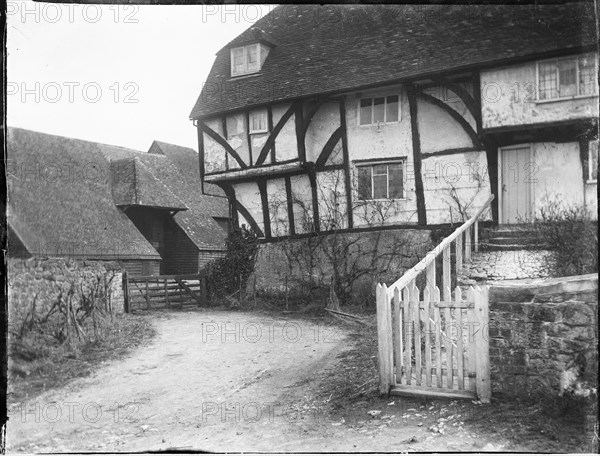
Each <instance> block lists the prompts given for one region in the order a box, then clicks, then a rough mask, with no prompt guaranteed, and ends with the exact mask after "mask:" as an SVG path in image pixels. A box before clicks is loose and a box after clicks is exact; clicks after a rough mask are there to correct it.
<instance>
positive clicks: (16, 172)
mask: <svg viewBox="0 0 600 456" xmlns="http://www.w3.org/2000/svg"><path fill="white" fill-rule="evenodd" d="M7 136H8V148H7V158H8V163H7V177H8V179H7V181H8V188H9V191H8V204H9V207H8V216H7V219H8V223H9V225H10V227H11V228H12V229H13V231H14V232H15V233H16V234H17V236H18V237H19V239H21V241H22V242H23V243H24V244H25V247H26V248H27V250H28V251H29V252H31V253H33V254H40V255H43V254H48V253H52V252H54V250H55V248H54V247H55V246H61V247H62V248H61V251H64V250H65V249H68V248H73V249H76V250H77V251H78V252H80V253H82V254H83V255H84V256H86V257H88V258H93V257H98V258H100V257H111V258H115V257H122V258H123V257H129V258H156V259H160V256H159V255H158V253H157V252H156V250H155V249H154V248H153V247H152V246H151V245H150V244H149V243H148V241H147V240H146V239H145V238H144V236H143V235H142V234H141V233H140V232H139V231H138V230H137V228H136V227H135V225H134V224H133V223H132V222H131V220H129V218H128V217H127V216H126V215H125V214H124V213H123V212H122V211H121V210H119V208H118V207H117V203H116V202H115V198H113V188H114V187H113V185H112V184H113V183H118V182H119V180H120V178H124V177H125V176H126V175H127V174H128V173H130V172H131V169H129V170H128V167H127V166H125V167H124V169H121V170H115V169H113V170H112V171H114V172H116V175H114V176H113V175H112V172H111V166H110V162H111V160H121V161H123V160H124V161H123V163H127V162H129V163H135V164H136V168H135V169H137V171H138V172H137V173H136V177H138V182H140V177H141V186H140V189H141V193H142V195H143V196H142V202H144V200H146V201H150V202H151V203H152V204H148V205H150V206H162V207H173V206H176V207H177V208H181V209H183V208H187V210H184V211H182V212H179V213H177V214H176V215H175V221H176V222H177V224H178V225H180V226H181V228H182V229H183V230H184V231H185V232H186V233H187V234H188V236H189V237H190V239H191V240H192V241H193V242H194V243H195V244H196V245H197V246H198V248H199V249H201V250H202V249H205V250H206V249H208V250H220V249H223V248H224V242H225V233H224V231H223V230H222V229H221V228H220V226H219V225H218V224H217V223H216V222H215V221H214V219H213V217H228V205H227V200H226V199H224V198H216V197H209V196H204V195H201V194H200V185H199V180H200V178H199V171H198V165H197V162H196V163H195V166H194V168H193V169H195V173H196V175H197V177H196V178H195V179H194V178H191V177H187V176H185V175H184V173H182V172H181V171H180V169H179V168H178V167H177V166H176V165H175V164H173V163H172V162H171V161H170V158H169V157H168V156H166V155H155V154H149V153H147V152H140V151H136V150H132V149H127V148H123V147H118V146H111V145H106V144H99V143H94V142H90V141H84V140H80V139H73V138H66V137H62V136H55V135H49V134H45V133H39V132H35V131H31V130H24V129H20V128H8V135H7ZM175 147H176V146H175ZM181 149H183V150H185V149H186V148H181ZM180 153H181V154H182V155H184V154H185V153H184V151H180ZM187 153H188V155H189V157H188V159H187V160H189V162H190V163H191V162H192V161H194V160H197V153H196V152H195V151H193V150H192V149H187ZM123 173H125V174H123ZM192 174H194V172H193V171H192V172H190V175H192ZM121 180H122V182H124V183H126V184H125V186H124V188H122V189H120V190H119V189H118V190H117V194H118V193H119V192H121V193H123V194H122V195H121V196H118V197H117V198H116V200H117V201H118V198H119V197H125V196H126V195H127V194H128V193H127V192H130V191H132V189H131V188H128V185H131V180H130V179H129V180H128V179H126V178H124V179H121ZM127 182H129V183H127ZM157 194H160V196H157ZM183 214H185V216H183ZM39 246H41V248H42V250H44V249H45V251H40V247H39Z"/></svg>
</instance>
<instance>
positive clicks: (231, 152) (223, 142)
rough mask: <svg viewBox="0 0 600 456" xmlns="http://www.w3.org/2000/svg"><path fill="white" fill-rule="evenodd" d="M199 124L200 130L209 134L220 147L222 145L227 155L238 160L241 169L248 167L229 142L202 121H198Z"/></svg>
mask: <svg viewBox="0 0 600 456" xmlns="http://www.w3.org/2000/svg"><path fill="white" fill-rule="evenodd" d="M199 125H200V128H201V129H202V131H203V132H204V133H206V134H207V135H208V136H210V137H211V138H212V139H213V140H214V141H215V142H217V143H218V144H219V145H220V146H221V147H223V148H224V149H225V151H226V152H227V153H228V154H229V155H231V156H232V157H233V158H234V159H235V161H237V162H238V164H239V165H240V167H241V168H242V169H246V168H247V167H248V166H247V165H246V163H244V160H242V159H241V158H240V156H239V155H238V153H237V152H236V151H235V150H234V149H233V147H231V146H230V145H229V143H228V142H227V141H226V140H224V139H223V138H222V137H221V136H220V135H219V134H218V133H217V132H215V131H214V130H213V129H212V128H210V127H209V126H208V125H205V124H204V123H200V124H199Z"/></svg>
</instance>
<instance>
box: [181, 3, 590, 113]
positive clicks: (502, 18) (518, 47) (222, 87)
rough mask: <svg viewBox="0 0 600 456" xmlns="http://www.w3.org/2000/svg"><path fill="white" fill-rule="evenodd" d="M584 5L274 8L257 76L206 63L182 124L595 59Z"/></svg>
mask: <svg viewBox="0 0 600 456" xmlns="http://www.w3.org/2000/svg"><path fill="white" fill-rule="evenodd" d="M595 17H596V15H595V11H594V4H593V3H592V2H580V3H571V4H543V3H542V4H529V5H326V6H319V5H301V6H294V5H281V6H279V7H277V8H275V9H274V10H273V11H271V12H270V13H269V14H267V15H266V16H265V17H264V18H262V19H260V20H259V21H258V22H257V23H256V24H255V25H254V26H253V27H255V28H257V29H259V30H260V31H261V33H264V35H265V36H269V39H270V40H271V41H273V42H275V43H276V46H275V47H274V48H272V49H271V51H270V53H269V56H268V57H267V59H266V61H265V63H264V65H263V68H262V69H261V72H260V73H259V74H258V75H253V76H247V77H243V78H236V79H231V78H230V55H229V52H224V51H226V50H227V49H229V46H232V45H235V44H241V43H243V42H244V41H248V40H251V39H253V38H254V37H255V34H256V31H255V30H252V27H251V28H249V29H248V30H246V31H245V32H243V33H242V34H241V35H240V36H238V37H237V38H235V39H234V40H233V41H232V42H231V43H229V44H228V46H226V47H225V48H223V49H222V50H221V51H220V52H219V53H218V54H217V57H216V60H215V62H214V64H213V67H212V69H211V71H210V74H209V76H208V78H207V81H206V83H205V84H204V85H203V89H202V92H201V94H200V96H199V98H198V100H197V101H196V104H195V105H194V107H193V109H192V111H191V113H190V118H192V119H194V118H198V117H202V116H209V115H214V114H218V113H222V112H227V111H232V110H237V109H241V108H243V107H247V106H252V105H260V104H266V103H270V102H273V101H280V100H285V99H293V98H297V97H300V96H307V95H314V94H318V93H329V92H338V91H344V90H351V89H355V88H359V87H367V86H370V85H378V84H384V83H386V82H390V81H402V80H411V79H417V78H419V77H420V76H424V75H431V74H436V73H439V72H442V71H447V70H452V69H455V70H460V69H462V68H469V67H473V66H484V65H493V64H494V62H507V61H511V60H517V59H520V58H524V57H527V56H539V55H544V54H549V53H553V52H559V51H568V50H569V49H573V50H579V49H580V48H581V47H595V48H596V49H597V33H596V28H595V23H594V18H595Z"/></svg>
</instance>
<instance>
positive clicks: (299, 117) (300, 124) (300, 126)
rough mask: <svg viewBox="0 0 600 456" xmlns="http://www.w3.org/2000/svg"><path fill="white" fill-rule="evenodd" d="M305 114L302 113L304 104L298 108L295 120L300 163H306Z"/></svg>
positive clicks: (300, 104)
mask: <svg viewBox="0 0 600 456" xmlns="http://www.w3.org/2000/svg"><path fill="white" fill-rule="evenodd" d="M303 118H304V114H303V112H302V102H300V103H298V105H297V106H296V113H295V114H294V119H295V120H296V144H297V150H298V158H299V159H300V163H305V162H306V143H305V141H304V120H303Z"/></svg>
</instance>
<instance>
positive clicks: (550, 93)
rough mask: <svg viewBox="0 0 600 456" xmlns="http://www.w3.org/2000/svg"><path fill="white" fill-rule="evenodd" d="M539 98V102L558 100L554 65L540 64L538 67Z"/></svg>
mask: <svg viewBox="0 0 600 456" xmlns="http://www.w3.org/2000/svg"><path fill="white" fill-rule="evenodd" d="M539 78H540V80H539V84H540V87H539V97H540V100H551V99H552V98H558V80H557V74H556V64H555V63H540V65H539Z"/></svg>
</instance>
